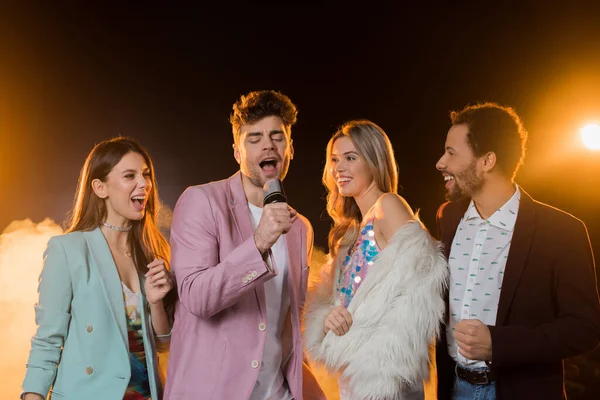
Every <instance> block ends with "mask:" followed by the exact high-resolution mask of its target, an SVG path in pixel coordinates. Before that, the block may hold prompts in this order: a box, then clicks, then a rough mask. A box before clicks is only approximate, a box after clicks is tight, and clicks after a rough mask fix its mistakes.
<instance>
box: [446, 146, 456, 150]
mask: <svg viewBox="0 0 600 400" xmlns="http://www.w3.org/2000/svg"><path fill="white" fill-rule="evenodd" d="M446 150H452V151H456V149H455V148H454V147H452V146H446Z"/></svg>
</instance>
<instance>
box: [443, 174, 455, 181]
mask: <svg viewBox="0 0 600 400" xmlns="http://www.w3.org/2000/svg"><path fill="white" fill-rule="evenodd" d="M452 180H454V177H453V176H450V175H446V176H444V182H448V181H452Z"/></svg>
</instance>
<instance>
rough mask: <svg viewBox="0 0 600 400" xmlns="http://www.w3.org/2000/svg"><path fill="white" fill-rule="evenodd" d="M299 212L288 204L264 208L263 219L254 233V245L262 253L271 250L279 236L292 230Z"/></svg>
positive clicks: (269, 205)
mask: <svg viewBox="0 0 600 400" xmlns="http://www.w3.org/2000/svg"><path fill="white" fill-rule="evenodd" d="M296 214H297V212H296V210H294V209H293V208H291V207H290V206H288V205H287V203H271V204H267V205H266V206H265V207H264V208H263V213H262V217H261V218H260V221H259V222H258V226H257V227H256V230H255V231H254V243H256V248H257V249H258V251H260V252H261V253H264V252H266V251H267V250H269V249H270V248H271V247H272V246H273V245H274V244H275V242H276V241H277V239H279V236H281V235H283V234H284V233H288V232H289V230H290V229H292V222H293V219H294V217H295V216H296Z"/></svg>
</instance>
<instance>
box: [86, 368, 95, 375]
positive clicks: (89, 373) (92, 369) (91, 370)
mask: <svg viewBox="0 0 600 400" xmlns="http://www.w3.org/2000/svg"><path fill="white" fill-rule="evenodd" d="M85 373H86V374H87V375H91V374H93V373H94V368H92V367H85Z"/></svg>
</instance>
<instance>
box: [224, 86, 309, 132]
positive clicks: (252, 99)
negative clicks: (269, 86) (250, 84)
mask: <svg viewBox="0 0 600 400" xmlns="http://www.w3.org/2000/svg"><path fill="white" fill-rule="evenodd" d="M270 116H277V117H279V118H281V120H282V121H283V124H284V125H285V127H286V128H288V129H287V131H288V133H289V131H290V129H289V128H290V127H291V126H292V125H294V124H295V123H296V120H297V116H298V110H297V109H296V106H295V105H294V103H292V101H291V100H290V98H289V97H287V96H286V95H284V94H282V93H280V92H277V91H274V90H259V91H254V92H250V93H248V94H247V95H245V96H242V97H240V99H239V100H238V101H236V102H235V104H234V105H233V113H232V114H231V116H230V117H229V122H231V128H232V131H233V140H234V142H235V143H238V140H239V138H240V127H241V126H242V125H244V124H252V123H254V122H257V121H259V120H261V119H263V118H265V117H270Z"/></svg>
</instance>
